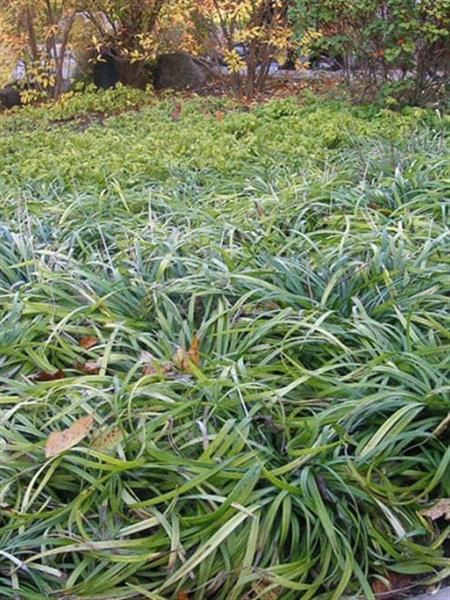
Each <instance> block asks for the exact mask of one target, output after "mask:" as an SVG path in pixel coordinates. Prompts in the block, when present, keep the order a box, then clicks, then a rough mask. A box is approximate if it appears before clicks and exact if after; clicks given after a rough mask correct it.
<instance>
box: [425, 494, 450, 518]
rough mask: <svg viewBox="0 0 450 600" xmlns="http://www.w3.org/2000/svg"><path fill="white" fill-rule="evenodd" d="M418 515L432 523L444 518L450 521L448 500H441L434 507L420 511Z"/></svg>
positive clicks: (449, 500) (449, 503)
mask: <svg viewBox="0 0 450 600" xmlns="http://www.w3.org/2000/svg"><path fill="white" fill-rule="evenodd" d="M420 514H421V515H423V516H424V517H427V518H428V519H431V520H432V521H436V519H440V518H441V517H445V518H446V520H447V521H450V498H441V499H440V500H439V501H438V502H437V503H436V504H434V506H431V507H430V508H426V509H425V510H422V511H420Z"/></svg>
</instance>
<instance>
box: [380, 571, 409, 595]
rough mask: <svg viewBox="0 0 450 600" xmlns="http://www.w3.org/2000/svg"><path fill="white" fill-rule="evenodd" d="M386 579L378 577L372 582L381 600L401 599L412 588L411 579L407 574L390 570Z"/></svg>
mask: <svg viewBox="0 0 450 600" xmlns="http://www.w3.org/2000/svg"><path fill="white" fill-rule="evenodd" d="M384 579H385V581H383V580H381V579H376V580H375V581H374V582H373V584H372V590H373V592H374V594H375V596H376V597H377V598H379V600H400V599H401V598H404V597H405V596H406V595H407V593H408V591H409V590H410V588H411V579H410V578H409V577H407V576H406V575H401V574H399V573H391V572H389V573H387V574H386V575H385V577H384Z"/></svg>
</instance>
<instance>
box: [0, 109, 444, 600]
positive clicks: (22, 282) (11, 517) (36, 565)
mask: <svg viewBox="0 0 450 600" xmlns="http://www.w3.org/2000/svg"><path fill="white" fill-rule="evenodd" d="M74 102H75V100H74ZM76 102H77V103H78V104H76V103H75V104H73V105H72V111H71V108H70V106H71V105H70V102H69V104H68V105H65V106H63V107H55V108H44V109H36V110H26V111H23V112H22V113H20V114H17V115H15V116H4V117H1V118H0V135H1V138H2V145H1V148H0V160H1V175H0V197H1V207H0V215H1V230H0V596H1V598H23V599H25V600H37V599H46V598H52V597H57V598H66V599H69V598H70V599H75V598H92V599H94V598H98V599H104V600H111V599H125V598H152V599H161V598H194V599H201V598H217V599H221V598H227V599H234V600H241V599H243V598H248V599H250V598H266V599H267V598H286V599H298V598H303V599H305V600H307V599H313V598H314V599H323V600H325V599H327V600H328V599H330V600H331V599H336V600H337V599H339V598H341V597H344V596H345V595H351V596H352V597H354V598H355V597H360V598H361V597H363V598H373V583H374V581H376V579H377V578H383V577H386V578H387V579H389V577H390V573H400V574H403V575H404V576H405V578H406V580H407V581H413V578H414V576H416V575H420V576H421V578H422V579H426V580H428V581H439V580H440V579H443V578H444V577H446V576H448V574H449V572H450V561H449V559H448V558H446V556H445V539H446V536H447V534H448V532H449V527H448V526H446V523H445V520H444V519H443V518H442V519H436V520H435V521H433V520H432V519H430V518H429V516H426V515H424V514H422V513H423V510H424V509H425V508H427V507H429V506H431V505H433V504H434V503H435V502H437V501H438V500H440V499H443V498H447V497H448V496H450V477H449V475H450V473H449V464H450V449H449V448H448V444H447V440H448V428H447V427H448V423H449V419H448V411H449V406H450V400H449V385H448V379H447V377H448V367H449V353H450V346H449V343H448V337H449V334H448V320H449V311H448V307H449V306H448V299H449V291H450V289H449V288H450V285H449V283H450V282H449V279H450V278H449V253H448V249H449V248H448V241H449V238H448V237H447V234H448V230H447V224H448V200H449V196H450V157H449V152H448V146H447V145H446V139H445V130H446V129H448V124H449V121H448V118H445V117H442V116H440V115H439V114H433V113H426V112H423V111H411V112H406V113H404V114H395V113H391V112H388V111H378V110H375V109H371V108H365V109H361V108H352V107H349V106H346V105H339V104H337V103H331V102H316V103H313V102H311V103H309V104H306V105H304V106H299V105H298V102H297V101H296V100H283V101H274V102H271V103H269V104H266V105H264V106H259V107H255V108H253V109H251V110H247V109H243V108H239V107H237V106H233V105H232V104H231V103H229V102H228V101H224V100H220V99H215V100H213V99H197V100H191V101H189V102H186V103H184V104H182V105H179V104H177V105H175V106H174V102H175V101H173V100H170V99H168V100H162V101H160V102H156V101H154V103H153V104H150V105H149V106H147V107H145V108H143V109H142V110H140V111H139V112H134V111H130V112H125V113H123V114H121V115H116V116H111V117H108V116H107V115H105V112H104V111H103V112H102V111H99V113H98V114H97V115H94V116H92V117H89V116H86V114H83V115H82V116H80V115H81V112H78V111H80V100H79V99H76ZM177 102H178V101H177ZM74 107H75V108H74ZM89 415H90V416H91V417H92V418H91V419H90V418H86V417H89ZM80 419H81V421H80ZM83 427H86V428H85V429H83ZM68 428H71V429H69V430H68V432H67V431H66V432H64V436H63V446H62V447H61V448H60V450H58V443H60V442H61V436H59V437H58V435H57V433H56V432H62V431H63V430H65V429H68ZM52 433H53V436H51V439H50V440H49V439H48V438H49V436H50V435H51V434H52ZM70 436H74V437H72V438H71V437H70ZM72 442H73V443H72ZM46 444H47V448H46ZM55 444H56V449H55ZM64 444H65V445H64ZM50 445H51V446H52V447H51V448H50Z"/></svg>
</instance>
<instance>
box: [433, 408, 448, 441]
mask: <svg viewBox="0 0 450 600" xmlns="http://www.w3.org/2000/svg"><path fill="white" fill-rule="evenodd" d="M449 425H450V413H448V415H447V416H446V417H445V419H444V420H443V421H441V422H440V423H439V425H438V426H437V427H436V429H435V430H434V431H433V433H432V435H435V436H437V437H438V436H440V435H441V433H444V431H445V430H446V429H447V428H448V426H449Z"/></svg>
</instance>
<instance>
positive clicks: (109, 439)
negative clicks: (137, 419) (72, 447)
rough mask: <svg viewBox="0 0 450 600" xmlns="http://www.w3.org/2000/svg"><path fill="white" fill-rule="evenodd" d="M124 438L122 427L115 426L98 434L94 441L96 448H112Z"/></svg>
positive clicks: (93, 445)
mask: <svg viewBox="0 0 450 600" xmlns="http://www.w3.org/2000/svg"><path fill="white" fill-rule="evenodd" d="M122 440H123V431H122V429H120V427H113V428H112V429H110V430H109V431H104V432H102V433H100V434H99V435H97V436H96V437H95V438H94V440H93V441H92V444H91V446H92V448H94V449H95V450H112V449H113V448H115V447H116V446H117V444H119V443H120V442H121V441H122Z"/></svg>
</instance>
